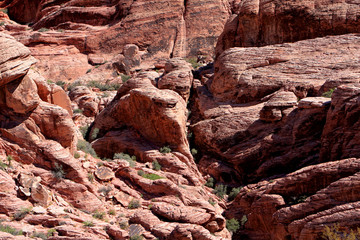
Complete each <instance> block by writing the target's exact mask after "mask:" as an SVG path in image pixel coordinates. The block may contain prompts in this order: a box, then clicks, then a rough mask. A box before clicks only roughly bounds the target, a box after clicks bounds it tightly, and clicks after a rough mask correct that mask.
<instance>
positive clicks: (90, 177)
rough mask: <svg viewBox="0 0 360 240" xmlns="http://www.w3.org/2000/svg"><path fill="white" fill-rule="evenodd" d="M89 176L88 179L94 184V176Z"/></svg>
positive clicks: (90, 174) (89, 174)
mask: <svg viewBox="0 0 360 240" xmlns="http://www.w3.org/2000/svg"><path fill="white" fill-rule="evenodd" d="M87 176H88V179H89V181H90V182H93V181H94V174H92V173H88V175H87Z"/></svg>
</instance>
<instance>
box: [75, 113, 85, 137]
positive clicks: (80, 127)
mask: <svg viewBox="0 0 360 240" xmlns="http://www.w3.org/2000/svg"><path fill="white" fill-rule="evenodd" d="M73 113H83V110H82V109H80V108H77V109H74V111H73ZM80 128H81V127H80ZM80 131H81V130H80ZM85 133H86V132H85Z"/></svg>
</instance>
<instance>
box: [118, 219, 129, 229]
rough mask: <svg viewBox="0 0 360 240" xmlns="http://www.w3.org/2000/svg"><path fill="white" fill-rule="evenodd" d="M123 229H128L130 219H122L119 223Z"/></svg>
mask: <svg viewBox="0 0 360 240" xmlns="http://www.w3.org/2000/svg"><path fill="white" fill-rule="evenodd" d="M119 225H120V228H121V229H123V230H124V229H128V228H129V222H128V221H122V222H120V223H119Z"/></svg>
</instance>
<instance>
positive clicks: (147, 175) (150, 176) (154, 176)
mask: <svg viewBox="0 0 360 240" xmlns="http://www.w3.org/2000/svg"><path fill="white" fill-rule="evenodd" d="M142 177H143V178H147V179H150V180H157V179H162V178H163V177H161V176H159V175H157V174H154V173H145V174H144V175H142Z"/></svg>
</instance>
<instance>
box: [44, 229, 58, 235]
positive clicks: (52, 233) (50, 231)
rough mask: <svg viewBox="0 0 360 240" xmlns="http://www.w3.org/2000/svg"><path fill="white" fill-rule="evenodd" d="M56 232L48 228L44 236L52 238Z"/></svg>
mask: <svg viewBox="0 0 360 240" xmlns="http://www.w3.org/2000/svg"><path fill="white" fill-rule="evenodd" d="M56 232H57V231H56V229H54V228H50V229H49V230H48V231H47V234H46V236H47V237H51V236H54V235H55V233H56Z"/></svg>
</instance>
